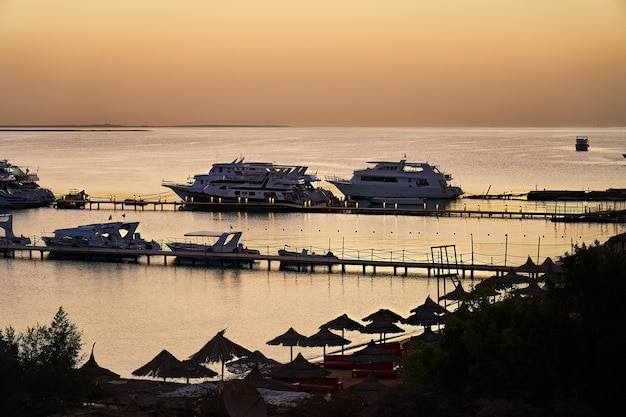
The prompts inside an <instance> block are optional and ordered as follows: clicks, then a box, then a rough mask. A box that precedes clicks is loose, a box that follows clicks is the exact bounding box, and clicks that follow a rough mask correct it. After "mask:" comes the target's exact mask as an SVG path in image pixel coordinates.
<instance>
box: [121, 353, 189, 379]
mask: <svg viewBox="0 0 626 417" xmlns="http://www.w3.org/2000/svg"><path fill="white" fill-rule="evenodd" d="M178 365H180V360H178V359H176V357H175V356H174V355H172V354H171V353H170V352H168V351H167V350H165V349H163V350H162V351H161V352H159V354H158V355H156V356H155V357H154V358H153V359H152V360H151V361H150V362H148V363H146V364H145V365H143V366H142V367H140V368H137V369H135V370H134V371H133V372H132V374H133V375H135V376H151V377H154V378H163V381H165V378H167V377H168V376H169V375H167V372H168V371H170V370H171V369H173V368H175V367H177V366H178Z"/></svg>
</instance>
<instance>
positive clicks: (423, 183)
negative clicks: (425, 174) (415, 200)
mask: <svg viewBox="0 0 626 417" xmlns="http://www.w3.org/2000/svg"><path fill="white" fill-rule="evenodd" d="M415 185H417V186H418V187H425V186H427V185H428V180H427V179H426V178H418V179H417V180H415Z"/></svg>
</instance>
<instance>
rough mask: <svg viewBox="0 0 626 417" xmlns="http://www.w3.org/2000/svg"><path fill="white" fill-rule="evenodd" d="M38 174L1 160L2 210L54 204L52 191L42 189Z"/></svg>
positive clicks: (0, 202) (0, 200)
mask: <svg viewBox="0 0 626 417" xmlns="http://www.w3.org/2000/svg"><path fill="white" fill-rule="evenodd" d="M37 181H39V176H38V175H37V173H33V172H30V171H29V169H28V168H25V169H22V168H21V167H19V166H17V165H12V164H11V163H9V162H8V161H7V160H6V159H4V160H0V208H32V207H42V206H47V205H50V204H52V202H53V201H54V194H53V193H52V191H50V190H48V189H46V188H41V187H40V186H39V184H37Z"/></svg>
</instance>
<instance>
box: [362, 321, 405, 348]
mask: <svg viewBox="0 0 626 417" xmlns="http://www.w3.org/2000/svg"><path fill="white" fill-rule="evenodd" d="M400 318H401V317H400ZM401 319H402V318H401ZM392 320H393V319H390V318H387V319H385V318H378V319H376V320H374V321H372V322H371V323H370V324H368V325H366V326H364V327H363V328H362V329H361V333H366V334H379V335H380V341H381V342H383V341H384V340H385V335H386V334H387V333H404V329H402V328H401V327H398V326H397V325H396V324H395V323H394V322H393V321H392ZM402 321H404V319H402Z"/></svg>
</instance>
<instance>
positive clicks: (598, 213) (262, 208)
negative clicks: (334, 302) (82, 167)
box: [82, 199, 626, 222]
mask: <svg viewBox="0 0 626 417" xmlns="http://www.w3.org/2000/svg"><path fill="white" fill-rule="evenodd" d="M340 203H341V204H339V203H335V204H313V205H309V204H304V205H302V206H300V205H296V204H285V203H281V204H278V203H277V204H271V203H258V202H246V201H240V202H220V201H213V202H210V201H209V202H193V201H181V200H178V201H167V200H166V199H158V200H150V201H149V200H137V201H129V200H128V199H127V200H124V201H115V199H109V200H107V199H90V200H86V201H85V205H84V208H82V209H84V210H132V211H148V210H151V211H165V210H181V211H182V210H190V211H215V212H228V211H243V212H245V211H249V212H301V213H342V214H386V215H404V216H430V217H479V218H501V219H545V220H551V221H554V222H567V221H572V219H577V220H578V221H588V222H593V221H607V220H608V221H616V220H617V221H620V219H622V218H623V217H624V215H625V214H626V210H615V209H613V208H610V207H609V208H603V207H602V205H598V206H596V207H585V208H584V209H583V210H577V211H572V210H563V211H557V210H554V211H551V210H548V209H547V208H546V210H544V211H537V210H528V208H526V207H524V206H523V205H520V206H519V208H517V207H515V208H511V209H510V210H509V208H508V207H507V206H505V208H504V210H481V209H480V205H477V208H474V209H468V208H467V206H466V205H465V204H464V205H463V208H462V209H444V208H439V207H435V208H426V207H425V206H424V207H404V206H398V205H397V204H395V205H392V204H383V205H382V206H380V207H362V206H359V204H358V203H355V202H350V201H343V202H340ZM616 217H617V219H616Z"/></svg>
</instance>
